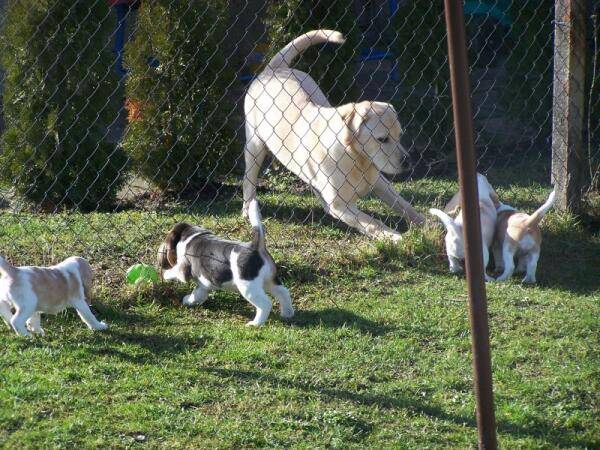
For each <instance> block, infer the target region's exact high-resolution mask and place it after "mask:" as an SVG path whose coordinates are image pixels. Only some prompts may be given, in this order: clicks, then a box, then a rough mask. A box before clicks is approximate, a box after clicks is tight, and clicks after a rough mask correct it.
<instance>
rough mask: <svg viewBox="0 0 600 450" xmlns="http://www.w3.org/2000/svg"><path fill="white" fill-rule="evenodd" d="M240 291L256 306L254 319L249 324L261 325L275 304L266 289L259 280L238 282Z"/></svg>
mask: <svg viewBox="0 0 600 450" xmlns="http://www.w3.org/2000/svg"><path fill="white" fill-rule="evenodd" d="M236 285H237V287H238V289H239V291H240V293H241V294H242V295H243V296H244V298H245V299H246V300H248V301H249V302H250V303H252V305H253V306H254V307H255V308H256V316H254V320H252V321H250V322H248V323H247V324H246V325H247V326H254V327H259V326H261V325H262V324H263V323H265V322H266V321H267V319H268V317H269V314H270V313H271V308H272V307H273V304H272V303H271V300H269V297H267V294H265V291H264V290H263V289H262V288H261V287H259V286H258V284H257V282H250V283H239V284H236Z"/></svg>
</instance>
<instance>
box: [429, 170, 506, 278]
mask: <svg viewBox="0 0 600 450" xmlns="http://www.w3.org/2000/svg"><path fill="white" fill-rule="evenodd" d="M477 190H478V193H479V213H480V220H481V243H482V248H483V267H484V270H485V268H486V267H487V265H488V262H489V259H490V252H489V248H490V246H491V245H492V241H493V239H494V227H495V225H496V206H497V205H498V204H499V203H498V196H497V195H496V192H495V191H494V189H493V188H492V186H491V185H490V183H489V182H488V180H487V178H486V177H484V176H483V175H481V174H480V173H478V174H477ZM459 199H460V194H459V193H457V194H455V195H454V197H453V198H452V200H450V202H449V203H448V205H447V206H446V210H449V209H454V211H456V209H457V208H458V206H459V201H460V200H459ZM429 212H430V213H431V214H433V215H434V216H437V217H439V218H440V219H441V220H442V223H443V224H444V226H445V227H446V239H445V240H446V254H447V255H448V261H449V263H450V271H451V272H453V273H457V272H460V271H462V261H464V259H465V244H464V239H463V215H462V211H461V212H460V213H459V214H458V215H457V216H456V218H455V219H453V218H452V217H450V216H449V215H448V214H446V213H445V212H444V211H440V210H439V209H435V208H431V209H430V210H429ZM485 280H486V281H491V280H492V277H490V276H489V275H488V274H487V273H486V274H485Z"/></svg>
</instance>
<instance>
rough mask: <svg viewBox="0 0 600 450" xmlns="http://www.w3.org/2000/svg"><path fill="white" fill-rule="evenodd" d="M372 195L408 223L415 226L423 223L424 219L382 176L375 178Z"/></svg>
mask: <svg viewBox="0 0 600 450" xmlns="http://www.w3.org/2000/svg"><path fill="white" fill-rule="evenodd" d="M373 193H374V194H375V195H376V196H377V197H379V199H381V200H382V201H383V202H384V203H386V204H387V205H388V206H389V207H390V208H392V209H393V210H394V212H396V213H398V214H400V215H401V216H402V217H403V218H405V219H406V220H408V221H409V222H411V223H416V224H423V223H425V218H424V217H423V216H422V215H421V214H420V213H419V212H418V211H417V210H416V209H415V208H413V207H412V206H411V204H410V203H408V202H407V201H406V200H404V199H403V198H402V196H400V194H399V193H398V192H397V191H396V190H395V189H394V187H393V186H392V183H390V182H389V181H388V179H387V178H385V177H384V176H383V175H379V177H378V178H377V181H376V182H375V186H373Z"/></svg>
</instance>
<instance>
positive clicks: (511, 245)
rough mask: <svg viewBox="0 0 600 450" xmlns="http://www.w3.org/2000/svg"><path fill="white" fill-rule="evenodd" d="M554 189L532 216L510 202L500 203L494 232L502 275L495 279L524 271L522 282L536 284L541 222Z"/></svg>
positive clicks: (496, 257) (540, 243)
mask: <svg viewBox="0 0 600 450" xmlns="http://www.w3.org/2000/svg"><path fill="white" fill-rule="evenodd" d="M554 197H555V191H552V193H551V194H550V196H549V197H548V200H546V203H544V204H543V205H542V206H541V207H540V208H539V209H537V210H536V211H535V212H534V213H533V214H532V215H528V214H525V213H522V212H518V211H517V210H516V209H515V208H513V207H512V206H509V205H505V204H503V203H500V207H499V208H498V210H497V213H498V219H497V222H496V234H495V235H494V245H493V247H492V251H493V253H494V261H495V263H496V270H497V271H501V272H502V274H501V275H500V276H499V277H498V278H496V281H505V280H508V279H509V278H510V277H511V276H512V274H513V272H514V271H515V258H516V259H517V267H516V270H517V272H525V278H523V283H535V272H536V269H537V263H538V259H539V257H540V249H541V245H542V233H541V232H540V227H539V225H540V222H541V221H542V219H543V218H544V216H545V215H546V213H547V212H548V210H550V208H552V205H553V204H554Z"/></svg>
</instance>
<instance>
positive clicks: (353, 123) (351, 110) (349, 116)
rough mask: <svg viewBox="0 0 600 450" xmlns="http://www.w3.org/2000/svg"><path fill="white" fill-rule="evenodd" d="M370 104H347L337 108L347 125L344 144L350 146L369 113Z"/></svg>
mask: <svg viewBox="0 0 600 450" xmlns="http://www.w3.org/2000/svg"><path fill="white" fill-rule="evenodd" d="M368 103H369V102H361V103H346V104H345V105H342V106H340V107H338V108H337V110H338V113H339V114H340V115H341V116H342V120H343V121H344V123H345V124H346V133H345V135H344V144H346V145H350V144H351V142H352V141H353V140H354V138H355V136H356V134H357V133H358V131H359V130H360V127H361V126H362V124H363V123H364V121H365V119H366V118H367V115H368V113H369V108H368V106H367V105H368Z"/></svg>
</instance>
